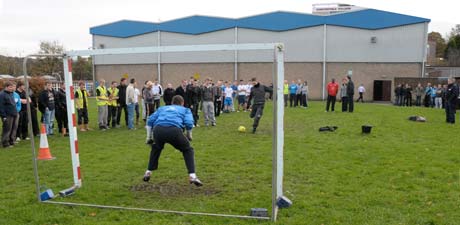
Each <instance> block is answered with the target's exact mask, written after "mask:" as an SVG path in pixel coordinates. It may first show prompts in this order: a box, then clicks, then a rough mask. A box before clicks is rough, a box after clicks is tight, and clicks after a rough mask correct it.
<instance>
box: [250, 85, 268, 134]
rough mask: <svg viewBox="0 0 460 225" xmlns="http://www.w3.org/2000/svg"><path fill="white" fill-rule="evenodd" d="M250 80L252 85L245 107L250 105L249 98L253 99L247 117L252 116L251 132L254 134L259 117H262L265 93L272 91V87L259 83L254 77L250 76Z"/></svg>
mask: <svg viewBox="0 0 460 225" xmlns="http://www.w3.org/2000/svg"><path fill="white" fill-rule="evenodd" d="M251 81H252V84H253V85H254V86H253V87H252V88H251V94H249V100H248V104H247V106H246V107H247V109H248V110H249V108H250V107H251V100H253V102H254V103H253V104H252V110H251V114H250V115H249V117H250V118H254V123H253V124H252V133H253V134H254V133H256V129H257V127H258V126H259V121H260V118H262V114H263V112H264V106H265V93H266V92H273V89H271V88H269V87H266V86H264V85H262V84H260V83H259V82H258V81H257V79H256V78H252V79H251Z"/></svg>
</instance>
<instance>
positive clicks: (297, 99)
mask: <svg viewBox="0 0 460 225" xmlns="http://www.w3.org/2000/svg"><path fill="white" fill-rule="evenodd" d="M301 104H302V94H296V95H295V103H294V106H295V107H297V106H300V105H301Z"/></svg>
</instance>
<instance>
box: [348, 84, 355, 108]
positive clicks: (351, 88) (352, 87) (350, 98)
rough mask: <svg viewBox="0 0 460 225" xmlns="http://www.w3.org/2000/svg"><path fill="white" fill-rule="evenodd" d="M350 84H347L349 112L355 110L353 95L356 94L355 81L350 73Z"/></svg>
mask: <svg viewBox="0 0 460 225" xmlns="http://www.w3.org/2000/svg"><path fill="white" fill-rule="evenodd" d="M347 78H348V84H347V96H348V112H353V109H354V107H353V106H354V105H353V99H354V98H353V95H354V94H355V83H353V81H352V80H351V76H350V75H348V76H347Z"/></svg>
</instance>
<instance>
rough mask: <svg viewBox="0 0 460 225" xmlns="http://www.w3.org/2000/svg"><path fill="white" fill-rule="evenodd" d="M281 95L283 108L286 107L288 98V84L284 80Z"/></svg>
mask: <svg viewBox="0 0 460 225" xmlns="http://www.w3.org/2000/svg"><path fill="white" fill-rule="evenodd" d="M283 95H284V107H287V102H288V96H289V83H288V81H287V80H284V86H283Z"/></svg>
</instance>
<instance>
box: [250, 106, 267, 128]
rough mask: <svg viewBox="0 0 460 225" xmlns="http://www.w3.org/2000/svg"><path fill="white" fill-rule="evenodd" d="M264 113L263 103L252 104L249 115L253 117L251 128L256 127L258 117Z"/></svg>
mask: <svg viewBox="0 0 460 225" xmlns="http://www.w3.org/2000/svg"><path fill="white" fill-rule="evenodd" d="M263 113H264V104H254V105H252V111H251V114H250V115H249V117H251V118H254V123H253V124H252V127H253V128H257V127H258V126H259V121H260V118H262V115H263Z"/></svg>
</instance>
